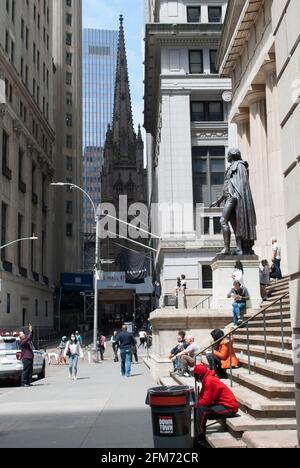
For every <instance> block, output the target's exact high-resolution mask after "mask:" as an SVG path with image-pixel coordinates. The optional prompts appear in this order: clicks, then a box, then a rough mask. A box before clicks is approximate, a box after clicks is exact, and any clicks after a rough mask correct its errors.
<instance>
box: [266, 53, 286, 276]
mask: <svg viewBox="0 0 300 468" xmlns="http://www.w3.org/2000/svg"><path fill="white" fill-rule="evenodd" d="M262 71H263V72H264V75H265V79H266V112H267V129H268V134H267V147H268V153H267V157H268V167H269V173H268V176H269V180H268V182H269V184H268V189H269V199H270V208H271V209H270V221H271V234H272V237H277V238H278V242H279V243H280V245H281V247H282V270H283V272H284V273H287V272H288V268H287V243H286V223H285V214H284V213H285V211H284V188H283V176H282V174H283V169H282V161H281V142H280V132H281V128H280V122H279V113H278V109H279V102H278V89H277V75H276V61H275V57H272V56H271V57H270V60H269V61H267V62H266V63H265V64H264V65H263V67H262Z"/></svg>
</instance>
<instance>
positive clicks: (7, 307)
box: [6, 294, 11, 314]
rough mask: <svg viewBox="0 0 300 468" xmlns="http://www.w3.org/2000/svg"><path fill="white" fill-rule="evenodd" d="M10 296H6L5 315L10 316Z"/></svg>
mask: <svg viewBox="0 0 300 468" xmlns="http://www.w3.org/2000/svg"><path fill="white" fill-rule="evenodd" d="M10 305H11V295H10V294H6V313H7V314H10Z"/></svg>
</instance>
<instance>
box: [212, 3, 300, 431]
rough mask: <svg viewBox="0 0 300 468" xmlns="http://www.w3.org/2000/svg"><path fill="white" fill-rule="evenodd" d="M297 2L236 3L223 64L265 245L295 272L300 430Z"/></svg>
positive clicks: (231, 8)
mask: <svg viewBox="0 0 300 468" xmlns="http://www.w3.org/2000/svg"><path fill="white" fill-rule="evenodd" d="M299 34H300V17H299V4H298V2H297V1H296V0H291V1H287V0H273V1H272V0H265V1H251V0H247V1H243V2H241V1H238V0H231V1H230V2H229V8H228V13H227V17H226V22H225V26H224V32H223V37H222V42H221V48H220V52H219V57H218V62H219V65H220V71H221V73H222V75H223V76H225V77H228V78H232V81H233V103H232V111H231V114H230V116H229V120H230V121H234V122H236V123H237V125H238V139H239V146H240V147H241V149H242V151H243V153H244V155H245V156H246V158H247V159H248V161H249V163H250V165H251V168H252V170H251V177H252V189H253V194H254V198H255V203H256V209H257V215H258V241H257V249H258V250H259V251H260V252H259V253H260V254H261V255H262V256H264V257H265V258H270V255H271V252H270V250H271V249H270V241H271V237H272V236H274V237H277V239H278V241H279V242H280V244H281V246H282V259H283V264H284V265H283V268H284V272H285V273H288V274H289V275H291V282H290V293H291V313H292V325H293V334H294V340H295V343H294V346H295V353H294V357H295V359H294V362H295V381H296V401H297V413H298V427H299V428H300V364H299V355H297V353H298V350H299V345H298V343H299V339H300V313H299V310H300V202H299V197H297V193H299V189H298V187H299V183H300V164H299V163H300V158H299V154H300V137H299V119H300V114H299V112H300V105H299V103H300V85H299V83H300V76H299V54H300V48H299V47H300V46H299Z"/></svg>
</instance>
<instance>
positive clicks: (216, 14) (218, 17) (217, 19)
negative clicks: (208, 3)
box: [208, 7, 222, 23]
mask: <svg viewBox="0 0 300 468" xmlns="http://www.w3.org/2000/svg"><path fill="white" fill-rule="evenodd" d="M208 21H209V22H210V23H221V21H222V7H208Z"/></svg>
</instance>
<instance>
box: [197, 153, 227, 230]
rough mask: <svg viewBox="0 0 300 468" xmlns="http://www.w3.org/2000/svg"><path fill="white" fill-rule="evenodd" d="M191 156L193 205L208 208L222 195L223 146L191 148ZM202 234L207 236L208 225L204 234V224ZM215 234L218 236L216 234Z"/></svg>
mask: <svg viewBox="0 0 300 468" xmlns="http://www.w3.org/2000/svg"><path fill="white" fill-rule="evenodd" d="M192 155H193V192H194V204H195V205H196V204H198V203H203V204H204V206H210V205H211V204H212V203H213V201H214V200H217V199H218V198H220V196H221V194H222V190H223V184H224V172H225V148H224V147H223V146H212V147H202V146H197V147H194V148H193V150H192ZM204 223H205V221H204ZM215 226H216V225H215ZM215 231H216V230H215ZM204 233H205V234H209V225H208V231H207V232H206V229H205V224H204ZM215 233H216V234H218V232H215Z"/></svg>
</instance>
